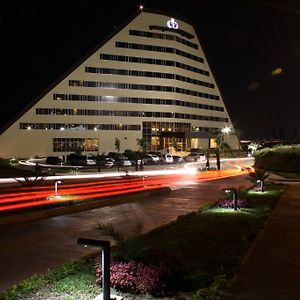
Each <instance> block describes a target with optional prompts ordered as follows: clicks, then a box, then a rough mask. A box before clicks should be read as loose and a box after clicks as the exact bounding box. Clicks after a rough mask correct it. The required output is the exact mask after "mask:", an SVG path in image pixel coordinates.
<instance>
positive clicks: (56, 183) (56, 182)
mask: <svg viewBox="0 0 300 300" xmlns="http://www.w3.org/2000/svg"><path fill="white" fill-rule="evenodd" d="M59 183H62V182H61V181H60V180H58V181H55V184H54V190H55V197H57V185H58V184H59Z"/></svg>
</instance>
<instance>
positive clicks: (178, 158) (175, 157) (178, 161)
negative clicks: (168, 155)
mask: <svg viewBox="0 0 300 300" xmlns="http://www.w3.org/2000/svg"><path fill="white" fill-rule="evenodd" d="M173 161H174V163H175V164H182V163H184V159H183V158H182V157H181V156H179V155H173Z"/></svg>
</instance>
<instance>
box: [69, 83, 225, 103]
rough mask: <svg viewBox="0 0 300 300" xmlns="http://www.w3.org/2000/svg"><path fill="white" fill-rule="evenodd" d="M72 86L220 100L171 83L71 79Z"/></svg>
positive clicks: (214, 96) (215, 96)
mask: <svg viewBox="0 0 300 300" xmlns="http://www.w3.org/2000/svg"><path fill="white" fill-rule="evenodd" d="M69 85H70V86H83V87H95V88H105V89H121V90H137V91H155V92H170V93H178V94H185V95H189V96H194V97H201V98H206V99H212V100H220V97H219V96H217V95H212V94H208V93H203V92H197V91H193V90H188V89H182V88H179V87H174V86H169V85H152V84H134V83H116V82H100V81H84V80H69Z"/></svg>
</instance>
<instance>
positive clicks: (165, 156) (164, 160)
mask: <svg viewBox="0 0 300 300" xmlns="http://www.w3.org/2000/svg"><path fill="white" fill-rule="evenodd" d="M160 161H161V162H162V163H164V164H172V163H173V162H174V159H173V156H172V155H171V154H169V153H166V154H163V155H162V156H161V157H160Z"/></svg>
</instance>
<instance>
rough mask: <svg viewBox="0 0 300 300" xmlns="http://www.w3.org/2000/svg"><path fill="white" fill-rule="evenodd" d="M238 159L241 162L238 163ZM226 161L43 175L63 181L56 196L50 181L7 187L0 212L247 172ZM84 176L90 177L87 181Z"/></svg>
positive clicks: (184, 183)
mask: <svg viewBox="0 0 300 300" xmlns="http://www.w3.org/2000/svg"><path fill="white" fill-rule="evenodd" d="M224 161H225V160H224ZM241 161H242V164H240V162H241ZM226 163H227V164H228V165H229V167H230V169H225V170H220V171H205V172H197V168H199V163H190V164H186V165H185V168H182V169H176V170H174V169H165V170H152V171H150V170H149V171H140V172H131V173H129V172H127V174H126V175H125V174H124V175H123V176H120V174H119V173H118V174H116V173H111V174H110V173H105V174H98V173H97V174H89V175H87V174H85V175H66V176H49V177H46V179H47V180H50V181H52V182H54V181H57V180H62V181H63V183H62V184H61V185H60V187H59V196H58V197H56V196H55V194H54V189H53V185H52V182H49V184H47V185H44V186H39V187H20V188H7V189H6V190H5V191H3V192H2V193H1V195H0V212H9V211H13V210H14V211H15V210H21V209H28V208H31V207H49V208H50V207H54V206H55V205H57V204H59V203H62V202H70V201H73V202H84V201H87V200H92V199H95V200H97V201H101V200H103V199H105V198H108V197H112V196H119V195H125V194H132V193H137V192H141V191H149V190H153V189H158V188H161V187H171V188H176V187H177V188H178V187H180V186H183V185H186V184H193V183H198V182H201V181H207V180H217V179H222V178H226V177H231V176H237V175H241V174H245V173H248V170H247V169H246V168H245V164H246V163H247V161H246V160H241V159H238V160H237V159H235V160H234V159H227V160H226ZM249 168H250V166H249ZM104 177H105V178H104ZM67 179H71V180H72V179H76V181H77V180H78V179H81V180H82V181H83V182H80V183H74V182H68V180H67ZM97 179H99V180H97ZM88 180H93V181H90V182H88ZM6 182H7V181H6ZM13 182H15V181H13ZM50 184H51V185H50Z"/></svg>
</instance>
